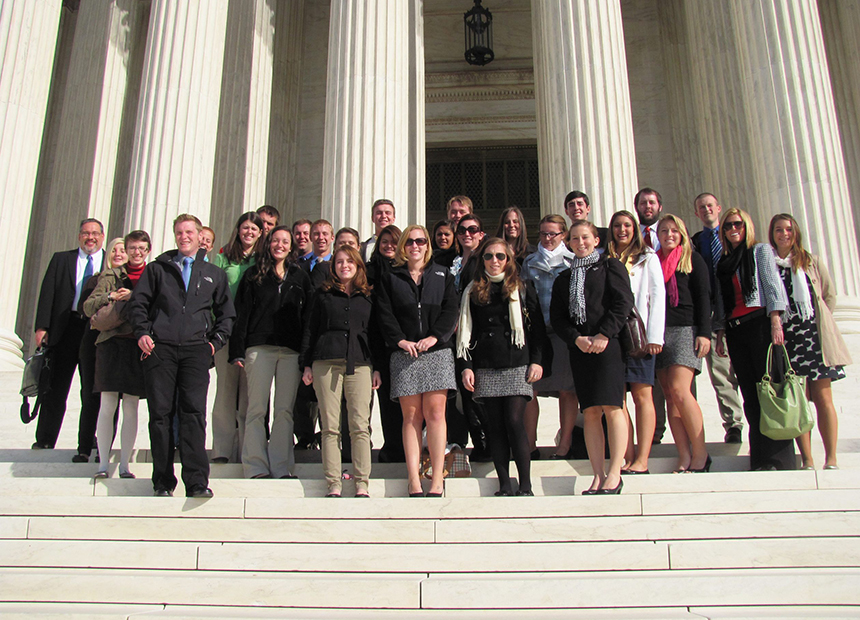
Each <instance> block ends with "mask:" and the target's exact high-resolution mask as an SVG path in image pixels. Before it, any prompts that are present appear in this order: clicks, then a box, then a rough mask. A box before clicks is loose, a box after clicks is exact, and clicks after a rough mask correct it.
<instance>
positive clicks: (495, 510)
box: [0, 489, 860, 521]
mask: <svg viewBox="0 0 860 620" xmlns="http://www.w3.org/2000/svg"><path fill="white" fill-rule="evenodd" d="M809 510H815V511H817V512H833V511H836V512H847V511H860V494H858V493H856V492H854V490H853V489H812V490H806V489H802V490H777V491H757V492H749V491H720V492H710V493H703V492H695V493H650V494H642V495H637V494H634V493H625V494H622V495H619V496H591V497H582V496H566V497H546V496H544V497H541V496H537V497H533V498H532V497H492V498H481V497H446V498H443V499H433V498H424V499H415V498H379V497H377V498H374V499H372V500H371V501H367V500H358V499H353V498H343V499H340V500H336V499H331V498H313V497H311V498H301V499H296V498H270V497H259V496H253V497H247V498H237V497H221V496H217V497H215V498H213V499H209V500H199V499H186V498H181V497H173V498H154V497H150V496H147V497H136V496H121V495H97V496H95V497H92V496H88V497H84V496H40V495H16V496H7V497H4V500H3V503H2V505H0V515H5V516H78V517H99V516H103V517H181V518H219V517H220V518H248V519H255V518H257V519H259V518H268V519H315V518H325V519H343V520H347V521H349V520H360V519H494V518H495V519H500V518H506V519H515V518H528V519H538V518H543V517H585V516H623V515H636V516H638V515H673V514H675V515H694V514H729V513H777V512H807V511H809Z"/></svg>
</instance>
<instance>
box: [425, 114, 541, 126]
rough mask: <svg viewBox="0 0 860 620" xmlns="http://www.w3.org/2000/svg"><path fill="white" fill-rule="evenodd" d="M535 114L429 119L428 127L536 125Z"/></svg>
mask: <svg viewBox="0 0 860 620" xmlns="http://www.w3.org/2000/svg"><path fill="white" fill-rule="evenodd" d="M534 122H535V116H534V115H533V114H521V115H514V116H458V117H450V118H428V119H427V121H426V122H425V124H426V126H428V127H444V126H446V125H497V124H499V123H534Z"/></svg>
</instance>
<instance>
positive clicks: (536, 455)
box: [529, 448, 540, 461]
mask: <svg viewBox="0 0 860 620" xmlns="http://www.w3.org/2000/svg"><path fill="white" fill-rule="evenodd" d="M529 458H531V460H533V461H539V460H540V448H535V449H534V450H532V451H531V454H529Z"/></svg>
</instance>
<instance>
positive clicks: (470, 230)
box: [457, 226, 481, 237]
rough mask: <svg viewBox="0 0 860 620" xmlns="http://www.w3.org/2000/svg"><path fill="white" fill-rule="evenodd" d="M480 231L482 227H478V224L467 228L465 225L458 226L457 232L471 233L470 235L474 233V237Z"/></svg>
mask: <svg viewBox="0 0 860 620" xmlns="http://www.w3.org/2000/svg"><path fill="white" fill-rule="evenodd" d="M479 232H481V229H480V228H478V227H477V226H469V227H468V228H466V227H465V226H458V227H457V234H458V235H465V234H466V233H469V234H470V235H472V236H473V237H474V236H475V235H477V234H478V233H479Z"/></svg>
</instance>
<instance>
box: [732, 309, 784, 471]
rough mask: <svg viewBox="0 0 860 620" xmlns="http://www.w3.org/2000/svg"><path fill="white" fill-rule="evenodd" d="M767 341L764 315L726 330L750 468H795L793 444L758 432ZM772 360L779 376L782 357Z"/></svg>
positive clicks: (768, 341) (768, 323)
mask: <svg viewBox="0 0 860 620" xmlns="http://www.w3.org/2000/svg"><path fill="white" fill-rule="evenodd" d="M770 342H771V336H770V318H768V317H767V316H762V317H757V318H754V319H750V320H749V321H747V322H746V323H741V324H740V325H738V326H737V327H733V328H729V329H727V330H726V344H727V345H728V349H729V357H730V358H731V360H732V365H733V366H734V368H735V375H737V378H738V384H739V386H740V388H741V395H742V396H743V398H744V415H745V416H746V419H747V424H748V426H749V441H750V469H759V468H762V467H770V466H773V467H775V468H776V469H797V459H796V458H795V455H794V441H793V440H791V439H785V440H780V441H777V440H774V439H770V438H769V437H766V436H765V435H762V433H761V430H759V421H760V419H761V407H760V406H759V402H758V393H757V392H756V387H755V384H756V383H758V382H759V381H761V378H762V376H763V375H764V372H765V365H766V364H767V359H766V358H767V348H768V345H769V344H770ZM775 359H777V361H778V365H777V371H778V372H779V373H781V372H782V366H781V362H782V358H779V357H778V356H775Z"/></svg>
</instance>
